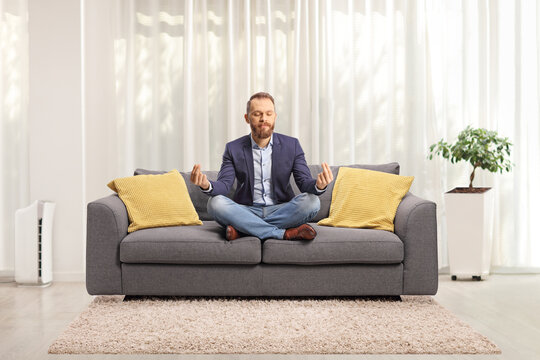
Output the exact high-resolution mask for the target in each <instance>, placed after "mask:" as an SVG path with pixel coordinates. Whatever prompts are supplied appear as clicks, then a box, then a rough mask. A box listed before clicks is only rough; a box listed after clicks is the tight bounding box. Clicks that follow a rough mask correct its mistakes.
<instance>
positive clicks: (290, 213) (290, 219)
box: [207, 193, 321, 240]
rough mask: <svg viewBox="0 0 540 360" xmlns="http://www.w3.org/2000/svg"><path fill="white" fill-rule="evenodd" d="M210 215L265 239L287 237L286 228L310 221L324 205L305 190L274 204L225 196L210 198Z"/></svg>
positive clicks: (225, 224)
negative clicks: (248, 202)
mask: <svg viewBox="0 0 540 360" xmlns="http://www.w3.org/2000/svg"><path fill="white" fill-rule="evenodd" d="M207 208H208V214H210V216H212V217H213V218H214V219H215V220H216V221H217V222H218V223H219V224H221V225H222V226H223V227H226V226H227V225H232V226H233V227H234V228H235V229H236V230H237V231H240V232H242V233H244V234H248V235H253V236H256V237H258V238H259V239H261V240H265V239H270V238H274V239H283V234H285V230H286V229H289V228H294V227H297V226H300V225H302V224H305V223H307V222H308V221H309V220H311V219H313V218H314V217H315V215H317V213H318V212H319V209H320V208H321V203H320V201H319V197H318V196H317V195H313V194H308V193H302V194H300V195H297V196H295V197H294V198H293V199H292V200H291V201H289V202H286V203H282V204H278V205H270V206H257V205H254V206H247V205H241V204H237V203H236V202H234V201H233V200H231V199H229V198H228V197H226V196H223V195H217V196H214V197H211V198H210V199H209V200H208V205H207Z"/></svg>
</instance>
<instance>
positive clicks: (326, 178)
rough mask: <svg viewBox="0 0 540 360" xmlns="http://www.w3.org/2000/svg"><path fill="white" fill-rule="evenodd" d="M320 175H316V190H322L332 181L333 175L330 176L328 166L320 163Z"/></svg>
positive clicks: (330, 172)
mask: <svg viewBox="0 0 540 360" xmlns="http://www.w3.org/2000/svg"><path fill="white" fill-rule="evenodd" d="M321 166H322V170H323V171H322V173H320V174H318V175H317V183H316V185H317V189H319V190H323V189H324V188H326V187H327V186H328V184H330V183H331V182H332V180H334V174H332V170H330V166H328V164H327V163H325V162H323V163H322V165H321Z"/></svg>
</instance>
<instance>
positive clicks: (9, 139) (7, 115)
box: [0, 0, 29, 281]
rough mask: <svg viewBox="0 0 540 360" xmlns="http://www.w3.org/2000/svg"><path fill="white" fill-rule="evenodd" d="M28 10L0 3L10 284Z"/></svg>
mask: <svg viewBox="0 0 540 360" xmlns="http://www.w3.org/2000/svg"><path fill="white" fill-rule="evenodd" d="M27 106H28V9H27V2H26V1H21V0H0V169H1V170H0V172H1V175H0V281H12V280H13V273H14V267H15V264H14V258H15V241H14V238H15V229H14V227H15V211H16V210H17V209H19V208H21V207H23V206H27V205H28V192H29V188H28V136H27V120H28V119H27V114H28V109H27Z"/></svg>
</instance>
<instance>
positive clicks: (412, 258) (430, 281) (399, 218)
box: [394, 193, 439, 295]
mask: <svg viewBox="0 0 540 360" xmlns="http://www.w3.org/2000/svg"><path fill="white" fill-rule="evenodd" d="M436 213H437V208H436V204H435V203H434V202H432V201H428V200H424V199H421V198H419V197H418V196H415V195H413V194H411V193H407V194H406V195H405V197H404V198H403V200H402V201H401V203H400V204H399V206H398V209H397V211H396V217H395V219H394V232H395V234H396V235H397V236H398V237H399V238H400V239H401V241H403V247H404V259H403V294H404V295H407V294H411V295H434V294H436V293H437V287H438V284H439V277H438V271H439V269H438V261H437V214H436Z"/></svg>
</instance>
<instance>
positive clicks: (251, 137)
mask: <svg viewBox="0 0 540 360" xmlns="http://www.w3.org/2000/svg"><path fill="white" fill-rule="evenodd" d="M249 138H250V140H251V148H252V149H253V148H255V149H261V148H260V147H259V145H257V143H256V142H255V140H253V134H250V135H249ZM268 146H274V133H272V135H270V142H269V143H268V145H266V147H268Z"/></svg>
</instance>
